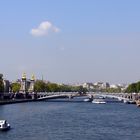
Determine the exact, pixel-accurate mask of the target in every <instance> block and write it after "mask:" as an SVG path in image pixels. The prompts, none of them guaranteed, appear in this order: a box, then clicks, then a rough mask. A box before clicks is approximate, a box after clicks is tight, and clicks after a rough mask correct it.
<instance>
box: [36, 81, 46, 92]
mask: <svg viewBox="0 0 140 140" xmlns="http://www.w3.org/2000/svg"><path fill="white" fill-rule="evenodd" d="M34 91H35V92H45V91H46V83H45V82H44V81H42V80H37V81H36V82H35V85H34Z"/></svg>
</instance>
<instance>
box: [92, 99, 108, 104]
mask: <svg viewBox="0 0 140 140" xmlns="http://www.w3.org/2000/svg"><path fill="white" fill-rule="evenodd" d="M92 103H94V104H106V101H104V100H103V99H94V100H93V101H92Z"/></svg>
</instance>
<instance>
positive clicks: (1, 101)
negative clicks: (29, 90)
mask: <svg viewBox="0 0 140 140" xmlns="http://www.w3.org/2000/svg"><path fill="white" fill-rule="evenodd" d="M34 101H37V100H33V99H14V100H0V105H6V104H15V103H23V102H34Z"/></svg>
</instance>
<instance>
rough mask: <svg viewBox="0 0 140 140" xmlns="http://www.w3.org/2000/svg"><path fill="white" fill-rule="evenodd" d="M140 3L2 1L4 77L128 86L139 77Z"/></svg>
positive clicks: (122, 0) (116, 0) (0, 35)
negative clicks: (99, 82)
mask: <svg viewBox="0 0 140 140" xmlns="http://www.w3.org/2000/svg"><path fill="white" fill-rule="evenodd" d="M139 5H140V1H139V0H134V1H132V0H69V1H68V0H67V1H66V0H59V1H58V0H20V1H19V0H12V1H10V0H1V1H0V50H1V55H0V60H1V66H0V68H1V70H0V72H1V73H3V74H4V77H5V78H7V79H9V80H15V79H17V78H19V77H20V76H21V75H22V73H23V72H26V74H27V76H28V77H30V75H31V74H32V73H33V74H35V75H36V78H41V77H42V75H43V77H44V79H47V80H49V81H52V82H58V83H77V82H80V83H82V82H95V81H103V82H110V83H130V82H135V81H138V80H139V77H140V66H139V60H140V55H139V52H140V18H139V15H140V9H139Z"/></svg>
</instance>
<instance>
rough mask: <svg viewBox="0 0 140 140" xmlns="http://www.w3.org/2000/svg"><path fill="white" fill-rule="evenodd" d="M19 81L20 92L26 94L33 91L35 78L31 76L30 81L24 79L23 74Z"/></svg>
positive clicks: (24, 74)
mask: <svg viewBox="0 0 140 140" xmlns="http://www.w3.org/2000/svg"><path fill="white" fill-rule="evenodd" d="M19 81H20V84H21V87H20V92H22V93H27V92H33V91H34V84H35V76H34V75H32V76H31V79H27V78H26V73H23V75H22V78H21V80H19Z"/></svg>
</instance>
